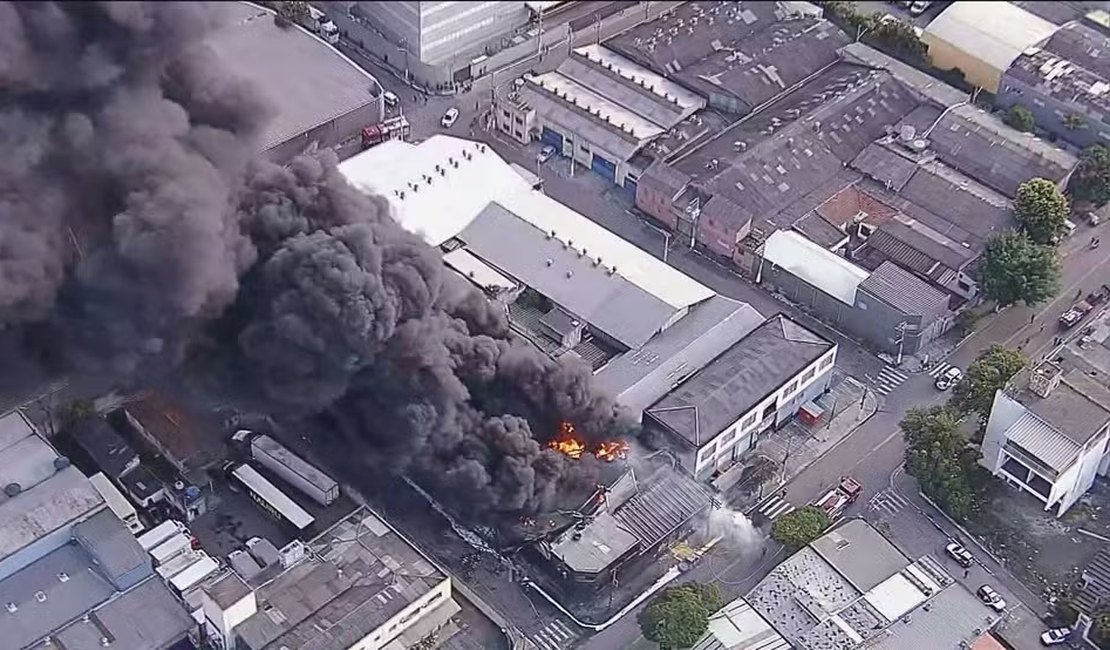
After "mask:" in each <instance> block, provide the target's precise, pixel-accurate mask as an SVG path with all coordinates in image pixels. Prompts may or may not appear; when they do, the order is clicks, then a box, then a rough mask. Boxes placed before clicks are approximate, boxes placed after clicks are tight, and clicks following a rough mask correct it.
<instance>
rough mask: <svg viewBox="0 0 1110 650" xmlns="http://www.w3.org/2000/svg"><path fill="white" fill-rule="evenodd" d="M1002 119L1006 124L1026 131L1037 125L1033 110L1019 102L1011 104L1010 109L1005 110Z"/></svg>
mask: <svg viewBox="0 0 1110 650" xmlns="http://www.w3.org/2000/svg"><path fill="white" fill-rule="evenodd" d="M1004 120H1005V122H1006V124H1009V125H1010V126H1012V127H1014V128H1015V129H1017V130H1018V131H1025V132H1026V133H1028V132H1030V131H1032V130H1033V127H1035V126H1036V125H1037V121H1036V120H1035V119H1034V118H1033V111H1031V110H1029V109H1028V108H1025V107H1024V106H1022V105H1021V104H1014V105H1013V106H1011V107H1010V110H1009V111H1007V112H1006V117H1005V118H1004Z"/></svg>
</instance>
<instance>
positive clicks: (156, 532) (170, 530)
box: [138, 519, 188, 551]
mask: <svg viewBox="0 0 1110 650" xmlns="http://www.w3.org/2000/svg"><path fill="white" fill-rule="evenodd" d="M186 532H188V529H187V528H185V525H184V524H182V523H181V522H180V521H174V520H173V519H169V520H167V521H163V522H162V523H160V524H158V525H157V526H155V527H154V528H151V529H150V530H148V531H146V532H145V533H143V534H142V535H139V537H138V542H139V546H142V547H143V550H144V551H149V550H151V549H152V548H154V547H155V546H158V545H159V544H161V543H162V542H164V541H166V540H167V539H169V538H171V537H173V536H174V535H176V534H178V533H186Z"/></svg>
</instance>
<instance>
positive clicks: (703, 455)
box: [698, 444, 717, 461]
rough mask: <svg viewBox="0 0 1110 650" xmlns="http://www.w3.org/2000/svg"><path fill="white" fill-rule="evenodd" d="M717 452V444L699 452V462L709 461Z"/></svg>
mask: <svg viewBox="0 0 1110 650" xmlns="http://www.w3.org/2000/svg"><path fill="white" fill-rule="evenodd" d="M716 452H717V445H716V444H711V445H709V446H708V447H706V448H705V449H702V450H701V451H700V452H698V460H699V461H703V460H709V459H710V458H712V457H713V454H715V453H716Z"/></svg>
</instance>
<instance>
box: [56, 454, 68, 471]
mask: <svg viewBox="0 0 1110 650" xmlns="http://www.w3.org/2000/svg"><path fill="white" fill-rule="evenodd" d="M67 467H69V458H67V457H66V456H58V457H57V458H55V459H54V471H55V472H60V471H62V470H63V469H65V468H67Z"/></svg>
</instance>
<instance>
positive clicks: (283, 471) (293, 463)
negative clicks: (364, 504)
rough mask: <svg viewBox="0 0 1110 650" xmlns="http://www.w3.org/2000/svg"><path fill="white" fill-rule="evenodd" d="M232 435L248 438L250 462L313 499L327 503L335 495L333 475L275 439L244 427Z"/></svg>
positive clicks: (333, 499) (336, 491) (240, 439)
mask: <svg viewBox="0 0 1110 650" xmlns="http://www.w3.org/2000/svg"><path fill="white" fill-rule="evenodd" d="M234 437H235V439H236V440H238V441H241V442H248V441H249V446H250V456H251V459H253V460H254V462H256V463H258V464H259V465H261V466H262V467H265V468H266V469H267V470H269V471H270V473H272V474H273V475H274V476H277V477H278V478H280V479H281V480H283V481H285V482H286V483H288V484H289V485H291V486H293V487H295V488H297V489H298V490H300V491H301V492H303V493H304V494H305V495H307V496H308V497H309V498H310V499H312V500H313V501H315V502H316V503H319V504H320V505H322V506H327V505H331V504H332V502H333V501H335V500H336V499H337V498H339V483H336V481H335V479H333V478H332V477H330V476H328V475H327V474H325V473H324V472H323V471H321V470H320V469H319V468H317V467H316V466H314V465H311V464H310V463H308V462H307V461H306V460H304V459H303V458H301V457H300V456H298V455H296V454H294V453H293V452H291V451H289V450H288V449H286V448H285V447H284V446H283V445H282V444H281V443H279V442H278V441H277V440H274V439H273V438H271V437H270V436H268V435H265V434H260V435H254V434H252V433H251V432H249V431H245V430H244V431H239V432H237V433H236V434H235V436H234Z"/></svg>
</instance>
